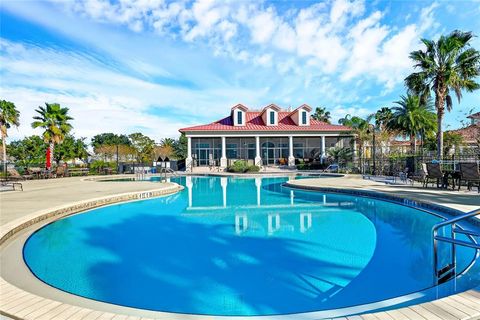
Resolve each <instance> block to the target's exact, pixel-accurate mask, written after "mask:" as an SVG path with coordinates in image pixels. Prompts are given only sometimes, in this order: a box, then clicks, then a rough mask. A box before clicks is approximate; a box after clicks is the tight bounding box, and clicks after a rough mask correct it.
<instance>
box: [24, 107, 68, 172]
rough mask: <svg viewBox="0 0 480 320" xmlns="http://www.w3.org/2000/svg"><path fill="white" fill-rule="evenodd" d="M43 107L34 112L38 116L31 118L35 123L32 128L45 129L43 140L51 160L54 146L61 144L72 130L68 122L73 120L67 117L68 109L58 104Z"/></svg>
mask: <svg viewBox="0 0 480 320" xmlns="http://www.w3.org/2000/svg"><path fill="white" fill-rule="evenodd" d="M45 106H46V107H41V106H40V107H38V109H37V110H35V111H36V112H37V113H38V116H35V117H33V119H35V120H36V121H33V122H32V128H34V129H35V128H43V129H45V131H44V132H43V140H44V141H45V142H46V143H48V144H49V148H48V151H47V152H48V153H49V155H50V159H51V158H52V155H53V148H54V146H55V144H58V143H62V141H63V139H65V135H66V134H67V133H69V132H70V130H71V129H72V125H71V124H70V123H69V122H68V121H70V120H73V118H72V117H70V116H69V115H68V110H69V109H68V108H62V107H61V106H60V105H59V104H58V103H45ZM47 159H48V157H47ZM47 162H48V161H47ZM47 165H48V164H47Z"/></svg>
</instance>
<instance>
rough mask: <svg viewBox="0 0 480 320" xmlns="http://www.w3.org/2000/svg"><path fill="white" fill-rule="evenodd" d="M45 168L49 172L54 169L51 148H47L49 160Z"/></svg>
mask: <svg viewBox="0 0 480 320" xmlns="http://www.w3.org/2000/svg"><path fill="white" fill-rule="evenodd" d="M45 167H46V169H47V170H50V168H51V167H52V155H51V154H50V146H49V147H48V148H47V159H46V164H45Z"/></svg>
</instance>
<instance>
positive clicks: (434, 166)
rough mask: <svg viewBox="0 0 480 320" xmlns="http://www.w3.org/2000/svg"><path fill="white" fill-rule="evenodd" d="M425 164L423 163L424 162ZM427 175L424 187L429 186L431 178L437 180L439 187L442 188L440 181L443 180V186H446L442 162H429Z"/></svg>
mask: <svg viewBox="0 0 480 320" xmlns="http://www.w3.org/2000/svg"><path fill="white" fill-rule="evenodd" d="M422 165H423V164H422ZM426 166H427V176H426V177H425V182H424V187H427V186H428V182H429V181H430V180H434V181H435V180H436V181H437V188H440V182H442V187H443V186H444V181H443V178H444V174H443V172H442V169H441V168H440V163H427V164H426Z"/></svg>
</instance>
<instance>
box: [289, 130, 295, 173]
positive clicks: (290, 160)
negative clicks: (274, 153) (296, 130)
mask: <svg viewBox="0 0 480 320" xmlns="http://www.w3.org/2000/svg"><path fill="white" fill-rule="evenodd" d="M288 165H289V166H290V167H293V166H295V157H294V156H293V137H292V136H289V137H288Z"/></svg>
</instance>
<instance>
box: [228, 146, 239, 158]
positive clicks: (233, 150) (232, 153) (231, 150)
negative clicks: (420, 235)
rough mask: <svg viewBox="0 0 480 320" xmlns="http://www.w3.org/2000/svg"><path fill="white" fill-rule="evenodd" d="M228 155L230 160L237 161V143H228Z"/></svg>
mask: <svg viewBox="0 0 480 320" xmlns="http://www.w3.org/2000/svg"><path fill="white" fill-rule="evenodd" d="M226 147H227V150H226V155H227V158H228V159H236V158H237V157H238V154H237V144H236V143H227V145H226Z"/></svg>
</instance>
